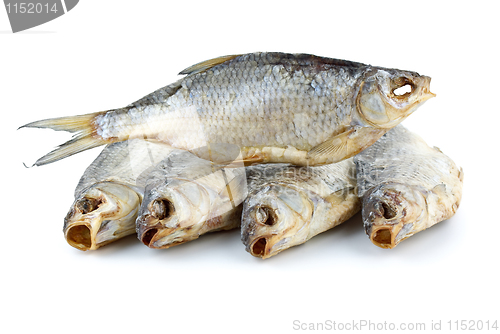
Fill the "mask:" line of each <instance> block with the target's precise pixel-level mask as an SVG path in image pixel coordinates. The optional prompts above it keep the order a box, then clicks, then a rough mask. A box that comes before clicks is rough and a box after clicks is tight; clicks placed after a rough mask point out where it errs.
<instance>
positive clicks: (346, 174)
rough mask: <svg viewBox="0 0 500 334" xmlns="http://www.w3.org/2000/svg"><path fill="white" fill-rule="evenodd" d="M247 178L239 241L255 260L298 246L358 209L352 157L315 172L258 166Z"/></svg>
mask: <svg viewBox="0 0 500 334" xmlns="http://www.w3.org/2000/svg"><path fill="white" fill-rule="evenodd" d="M248 173H249V175H248V184H247V186H248V189H249V195H248V197H247V199H246V200H245V202H244V204H243V214H242V222H241V239H242V241H243V244H244V245H245V246H246V250H247V251H248V252H249V253H250V254H252V255H254V256H256V257H261V258H263V259H265V258H268V257H271V256H273V255H276V254H278V253H279V252H281V251H283V250H285V249H287V248H290V247H293V246H296V245H300V244H302V243H304V242H306V241H307V240H309V239H310V238H312V237H313V236H315V235H317V234H319V233H321V232H324V231H326V230H328V229H331V228H333V227H335V226H337V225H339V224H341V223H342V222H344V221H346V220H347V219H349V218H350V217H351V216H353V215H354V214H355V213H356V212H357V211H359V209H360V201H359V199H358V196H357V193H356V176H355V168H354V163H353V160H352V158H351V159H347V160H344V161H342V162H339V163H336V164H328V165H323V166H317V167H298V166H290V165H284V164H273V165H258V166H252V167H251V168H250V169H249V172H248Z"/></svg>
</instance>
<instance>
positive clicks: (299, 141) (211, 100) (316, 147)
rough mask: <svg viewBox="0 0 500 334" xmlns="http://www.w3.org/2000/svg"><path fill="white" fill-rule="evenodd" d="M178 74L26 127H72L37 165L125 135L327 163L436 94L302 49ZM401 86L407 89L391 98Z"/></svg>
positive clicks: (405, 79)
mask: <svg viewBox="0 0 500 334" xmlns="http://www.w3.org/2000/svg"><path fill="white" fill-rule="evenodd" d="M181 74H186V76H185V77H184V78H182V79H180V80H178V81H177V82H175V83H173V84H170V85H168V86H166V87H164V88H161V89H159V90H157V91H155V92H153V93H152V94H149V95H148V96H145V97H143V98H142V99H139V100H138V101H136V102H134V103H132V104H130V105H129V106H127V107H125V108H119V109H114V110H108V111H104V112H98V113H93V114H87V115H80V116H69V117H62V118H57V119H51V120H50V119H49V120H42V121H37V122H33V123H30V124H27V125H25V127H39V128H52V129H55V130H64V131H71V132H77V133H76V135H75V138H74V139H72V140H70V141H69V142H67V143H65V144H63V145H61V146H60V147H59V148H57V149H56V150H54V151H52V152H50V153H48V154H47V155H45V156H44V157H42V158H40V159H39V160H38V161H37V162H36V163H35V165H43V164H47V163H51V162H54V161H57V160H59V159H62V158H64V157H67V156H70V155H72V154H76V153H78V152H81V151H83V150H86V149H89V148H92V147H96V146H100V145H103V144H107V143H112V142H117V141H124V140H127V139H132V138H153V139H157V140H160V141H163V142H165V143H167V144H169V145H171V146H173V147H175V148H178V149H183V150H188V151H191V152H193V153H195V154H196V155H198V156H199V157H201V158H204V159H211V160H212V159H213V160H214V161H216V162H227V161H224V160H223V159H226V158H227V157H226V156H225V155H221V156H218V155H211V154H209V153H210V152H208V151H207V150H204V149H200V148H202V147H205V146H207V145H209V144H210V145H218V144H221V145H225V144H230V145H234V146H236V147H237V148H239V149H240V150H241V155H240V156H241V159H242V160H243V161H244V162H248V163H271V162H287V163H293V164H297V165H320V164H328V163H333V162H339V161H342V160H344V159H347V158H349V157H351V156H353V155H355V154H356V153H358V152H360V151H362V150H363V149H365V148H366V147H368V146H370V145H371V144H372V143H373V142H375V141H376V140H377V139H378V138H380V137H381V136H382V135H383V134H384V133H385V132H387V131H388V130H389V129H390V128H392V127H394V126H395V125H397V124H398V123H399V122H401V121H402V120H403V119H404V118H406V117H408V116H409V115H410V114H411V113H412V112H413V111H414V110H416V108H417V107H418V106H419V105H421V104H422V103H423V102H424V101H425V100H427V99H429V98H431V97H433V96H434V94H432V93H430V92H429V84H430V78H429V77H425V76H420V75H419V74H418V73H415V72H410V71H401V70H396V69H387V68H381V67H375V66H371V65H365V64H361V63H356V62H349V61H345V60H339V59H333V58H325V57H318V56H313V55H308V54H286V53H278V52H267V53H266V52H256V53H252V54H246V55H235V56H223V57H219V58H216V59H211V60H208V61H205V62H201V63H198V64H196V65H193V66H191V67H189V68H188V69H186V70H184V71H182V72H181ZM405 84H408V85H411V92H410V93H408V94H405V95H403V96H396V95H395V94H394V90H395V89H396V88H399V87H401V86H403V85H405ZM298 120H300V122H299V123H297V122H298Z"/></svg>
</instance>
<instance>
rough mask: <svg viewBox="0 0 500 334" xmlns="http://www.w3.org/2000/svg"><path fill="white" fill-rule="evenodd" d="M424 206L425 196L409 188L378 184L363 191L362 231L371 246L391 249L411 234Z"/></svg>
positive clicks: (419, 220) (423, 215) (400, 185)
mask: <svg viewBox="0 0 500 334" xmlns="http://www.w3.org/2000/svg"><path fill="white" fill-rule="evenodd" d="M425 205H426V202H425V198H424V197H423V196H422V195H421V194H420V192H418V191H416V190H415V189H412V188H411V187H408V186H405V185H402V184H397V183H386V184H381V185H379V186H377V187H375V188H373V189H372V190H370V191H369V192H367V193H366V194H365V199H364V205H363V220H364V223H365V231H366V233H367V234H368V235H369V237H370V240H371V241H372V243H373V244H374V245H376V246H378V247H381V248H390V249H392V248H394V247H396V246H397V245H398V244H399V243H400V242H401V241H402V240H404V239H406V238H408V237H409V236H411V235H413V234H414V233H415V229H416V228H417V227H418V226H419V223H420V222H421V221H422V220H423V219H424V217H425V213H426V210H425Z"/></svg>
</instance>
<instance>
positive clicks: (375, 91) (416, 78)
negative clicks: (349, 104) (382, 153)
mask: <svg viewBox="0 0 500 334" xmlns="http://www.w3.org/2000/svg"><path fill="white" fill-rule="evenodd" d="M430 82H431V78H430V77H427V76H423V75H419V74H418V73H415V72H409V71H401V70H395V69H372V70H371V71H369V72H368V73H367V76H366V77H365V78H364V80H363V82H362V83H361V85H360V90H359V92H358V95H357V98H356V104H357V110H358V113H359V114H360V117H361V118H362V121H363V123H368V124H369V125H371V126H373V127H376V128H385V129H390V128H393V127H394V126H396V125H397V124H399V123H400V122H401V121H402V120H403V119H405V118H406V117H408V116H409V115H410V114H411V113H412V112H414V111H415V110H416V109H417V108H418V107H419V106H420V105H422V104H423V103H424V102H425V101H427V100H428V99H430V98H432V97H435V96H436V95H435V94H434V93H431V92H430Z"/></svg>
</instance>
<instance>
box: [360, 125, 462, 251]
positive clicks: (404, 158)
mask: <svg viewBox="0 0 500 334" xmlns="http://www.w3.org/2000/svg"><path fill="white" fill-rule="evenodd" d="M354 161H355V163H356V166H357V177H358V192H359V196H360V197H362V198H363V213H362V216H363V222H364V226H365V231H366V233H367V234H368V235H369V236H370V239H371V240H372V242H373V243H374V244H375V245H377V246H379V247H382V248H393V247H395V246H396V245H397V244H398V243H399V242H401V241H402V240H404V239H406V238H408V237H410V236H412V235H413V234H415V233H417V232H420V231H422V230H424V229H426V228H428V227H430V226H432V225H434V224H436V223H438V222H440V221H442V220H445V219H448V218H450V217H451V216H453V215H454V214H455V212H456V211H457V209H458V206H459V204H460V200H461V198H462V183H463V171H462V169H461V168H460V169H459V168H458V167H457V166H456V165H455V163H454V162H453V161H452V160H451V159H450V158H449V157H447V156H446V155H444V154H443V153H442V152H441V151H440V150H439V149H438V148H436V147H434V148H432V147H429V146H427V144H426V143H425V142H424V141H423V140H422V139H421V138H420V137H419V136H417V135H416V134H414V133H412V132H410V131H409V130H407V129H406V128H404V127H403V126H402V125H398V126H397V127H395V128H394V129H392V130H391V131H389V132H388V133H387V134H386V135H384V136H383V137H382V138H380V139H379V140H378V141H377V142H376V143H375V144H373V145H372V146H371V147H369V148H368V149H366V150H365V151H363V152H362V153H360V154H358V155H357V156H355V157H354Z"/></svg>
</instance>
